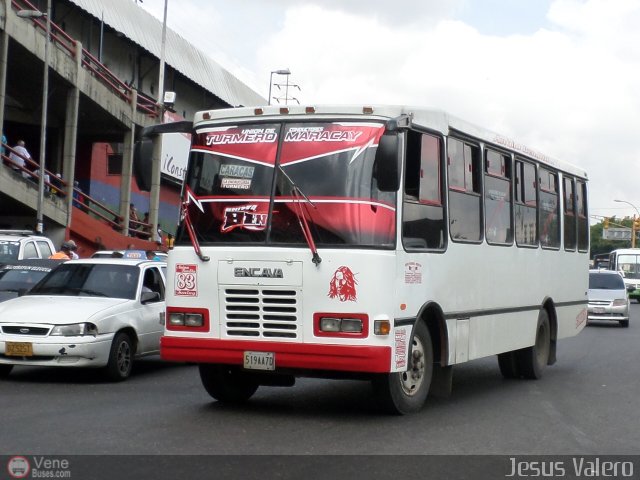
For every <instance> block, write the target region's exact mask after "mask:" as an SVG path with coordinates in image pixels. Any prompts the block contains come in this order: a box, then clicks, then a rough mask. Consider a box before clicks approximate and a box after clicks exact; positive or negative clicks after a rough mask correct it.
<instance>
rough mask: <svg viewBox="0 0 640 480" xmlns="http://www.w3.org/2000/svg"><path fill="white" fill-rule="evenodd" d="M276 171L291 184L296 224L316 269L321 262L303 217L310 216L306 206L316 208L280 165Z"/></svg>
mask: <svg viewBox="0 0 640 480" xmlns="http://www.w3.org/2000/svg"><path fill="white" fill-rule="evenodd" d="M278 169H279V170H280V172H281V173H282V175H284V178H286V179H287V181H288V182H289V183H290V184H291V192H292V193H293V197H294V211H295V214H296V217H298V224H299V225H300V229H301V230H302V234H303V235H304V239H305V240H306V241H307V245H309V249H310V250H311V254H312V258H311V261H312V262H313V263H314V264H315V266H316V267H317V266H318V265H320V262H322V259H321V258H320V255H319V254H318V249H317V248H316V242H315V241H314V240H313V235H312V234H311V229H310V228H309V223H308V222H307V217H306V215H305V212H306V213H307V215H309V217H311V215H310V214H309V210H308V209H307V204H309V205H311V206H312V207H313V208H316V206H315V205H314V204H313V202H312V201H311V200H309V197H307V196H306V195H305V194H304V192H303V191H302V190H300V187H298V185H296V182H294V181H293V179H292V178H291V177H290V176H289V175H287V172H285V171H284V169H283V168H282V167H281V166H280V165H278ZM302 199H304V200H305V202H306V203H304V204H303V203H302ZM303 209H304V210H303Z"/></svg>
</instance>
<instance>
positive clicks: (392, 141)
mask: <svg viewBox="0 0 640 480" xmlns="http://www.w3.org/2000/svg"><path fill="white" fill-rule="evenodd" d="M399 145H400V140H399V137H398V132H397V131H395V132H385V133H384V135H382V136H381V137H380V140H379V141H378V150H377V151H376V158H375V164H376V176H377V180H378V188H379V189H380V190H381V191H383V192H395V191H397V190H398V188H400V155H399V152H398V146H399Z"/></svg>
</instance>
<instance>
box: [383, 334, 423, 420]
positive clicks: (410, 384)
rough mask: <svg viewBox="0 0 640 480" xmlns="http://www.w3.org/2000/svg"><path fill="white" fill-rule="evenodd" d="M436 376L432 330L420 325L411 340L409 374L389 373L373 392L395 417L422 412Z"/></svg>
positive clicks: (407, 372)
mask: <svg viewBox="0 0 640 480" xmlns="http://www.w3.org/2000/svg"><path fill="white" fill-rule="evenodd" d="M432 376H433V345H432V344H431V336H430V335H429V330H428V329H427V327H426V325H425V324H424V323H423V322H418V323H417V324H416V327H415V329H414V332H413V337H412V339H411V352H410V356H409V365H408V368H407V371H406V372H397V373H389V374H386V375H381V376H380V377H378V378H376V379H374V381H373V388H374V391H375V394H376V397H377V399H378V400H379V401H380V403H381V404H382V407H383V408H384V409H385V410H386V411H388V412H390V413H394V414H399V415H405V414H408V413H415V412H417V411H419V410H420V409H421V408H422V407H423V405H424V402H425V400H426V399H427V394H428V393H429V387H430V386H431V377H432Z"/></svg>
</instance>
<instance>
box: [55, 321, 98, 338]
mask: <svg viewBox="0 0 640 480" xmlns="http://www.w3.org/2000/svg"><path fill="white" fill-rule="evenodd" d="M49 335H59V336H62V337H82V336H84V335H93V336H96V335H98V327H96V326H95V325H94V324H93V323H88V322H85V323H73V324H71V325H56V326H55V327H53V329H52V330H51V333H50V334H49Z"/></svg>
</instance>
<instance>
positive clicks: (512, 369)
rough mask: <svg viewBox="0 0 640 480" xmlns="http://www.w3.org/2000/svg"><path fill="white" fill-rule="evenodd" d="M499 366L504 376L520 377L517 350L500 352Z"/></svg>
mask: <svg viewBox="0 0 640 480" xmlns="http://www.w3.org/2000/svg"><path fill="white" fill-rule="evenodd" d="M498 366H499V367H500V373H501V374H502V376H503V377H504V378H518V377H520V372H518V356H517V352H516V351H511V352H504V353H500V354H498Z"/></svg>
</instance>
